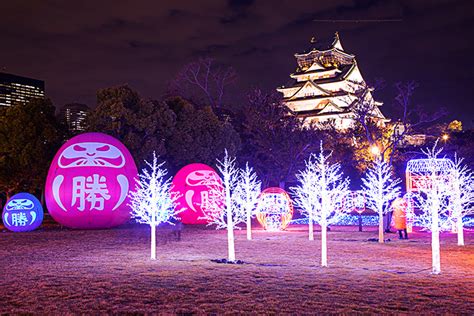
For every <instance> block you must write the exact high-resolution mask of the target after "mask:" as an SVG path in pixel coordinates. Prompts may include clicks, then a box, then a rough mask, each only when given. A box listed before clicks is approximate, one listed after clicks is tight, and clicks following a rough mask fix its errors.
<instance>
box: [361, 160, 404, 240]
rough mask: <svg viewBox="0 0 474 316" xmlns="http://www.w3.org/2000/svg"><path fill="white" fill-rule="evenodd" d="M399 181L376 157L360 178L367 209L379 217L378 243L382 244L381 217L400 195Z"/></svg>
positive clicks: (390, 167) (383, 162)
mask: <svg viewBox="0 0 474 316" xmlns="http://www.w3.org/2000/svg"><path fill="white" fill-rule="evenodd" d="M400 182H401V181H400V179H396V178H393V169H392V166H390V165H389V164H388V163H386V162H385V161H383V160H382V158H381V157H378V158H377V159H376V160H375V161H374V163H373V164H372V165H371V166H370V167H369V168H368V169H367V171H366V173H365V177H364V178H362V191H363V192H364V194H365V196H366V198H367V207H368V208H370V209H371V210H374V211H376V212H377V214H378V216H379V243H383V242H384V227H383V215H384V214H386V213H388V211H389V210H390V201H392V200H393V199H395V198H396V197H398V195H399V194H400V187H399V186H398V185H399V184H400Z"/></svg>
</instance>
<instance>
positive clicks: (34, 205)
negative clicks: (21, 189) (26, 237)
mask: <svg viewBox="0 0 474 316" xmlns="http://www.w3.org/2000/svg"><path fill="white" fill-rule="evenodd" d="M2 219H3V224H4V225H5V227H6V228H7V229H9V230H11V231H13V232H27V231H31V230H35V229H36V228H38V227H39V226H40V225H41V223H42V222H43V207H42V206H41V203H40V201H38V199H37V198H36V197H35V196H33V195H31V194H29V193H18V194H15V195H14V196H12V197H11V198H10V199H9V200H8V201H7V203H6V204H5V207H4V208H3V213H2Z"/></svg>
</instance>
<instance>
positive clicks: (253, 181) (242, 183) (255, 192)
mask: <svg viewBox="0 0 474 316" xmlns="http://www.w3.org/2000/svg"><path fill="white" fill-rule="evenodd" d="M237 187H238V188H237V192H238V194H237V202H238V204H239V205H240V207H241V208H243V209H245V214H246V224H247V240H252V217H253V216H254V215H255V213H254V210H255V207H256V205H257V202H258V196H259V195H260V191H261V182H260V181H259V180H258V179H257V174H256V173H255V172H254V171H253V168H251V167H249V164H248V162H247V163H246V164H245V169H241V170H240V177H239V182H238V184H237Z"/></svg>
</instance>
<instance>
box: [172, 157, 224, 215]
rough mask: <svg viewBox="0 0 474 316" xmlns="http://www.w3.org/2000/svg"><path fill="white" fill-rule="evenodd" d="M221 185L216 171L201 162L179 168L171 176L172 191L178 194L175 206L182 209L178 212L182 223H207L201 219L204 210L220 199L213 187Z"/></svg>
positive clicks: (214, 205) (214, 204)
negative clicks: (172, 176)
mask: <svg viewBox="0 0 474 316" xmlns="http://www.w3.org/2000/svg"><path fill="white" fill-rule="evenodd" d="M221 185H222V181H221V179H220V177H219V175H218V174H217V172H216V171H215V170H214V169H212V168H211V167H209V166H208V165H205V164H202V163H193V164H190V165H187V166H185V167H183V168H182V169H180V170H179V171H178V173H177V174H176V175H175V176H174V178H173V186H172V191H173V192H175V193H178V194H179V195H180V197H179V199H178V200H177V201H176V204H177V208H178V209H180V208H182V209H184V210H183V211H182V212H181V213H179V215H178V216H179V217H180V218H181V222H182V223H183V224H208V221H207V220H205V219H203V218H202V217H203V216H204V212H206V210H207V209H209V208H211V207H216V205H218V204H219V205H222V203H216V199H220V197H218V196H217V195H216V194H214V193H213V191H214V190H213V189H215V188H216V187H219V186H221Z"/></svg>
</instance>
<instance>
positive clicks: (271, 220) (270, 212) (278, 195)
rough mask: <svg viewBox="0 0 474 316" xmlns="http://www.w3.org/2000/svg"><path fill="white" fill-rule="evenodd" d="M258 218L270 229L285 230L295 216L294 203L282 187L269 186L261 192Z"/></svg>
mask: <svg viewBox="0 0 474 316" xmlns="http://www.w3.org/2000/svg"><path fill="white" fill-rule="evenodd" d="M256 213H257V214H256V215H257V219H258V221H259V223H260V224H261V225H262V226H263V228H264V229H266V230H268V231H279V230H284V229H286V227H287V226H288V224H289V223H290V221H291V219H292V217H293V203H292V202H291V199H290V196H289V195H288V193H286V191H285V190H283V189H281V188H267V189H265V190H263V192H262V193H261V194H260V196H259V199H258V204H257V211H256Z"/></svg>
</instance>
